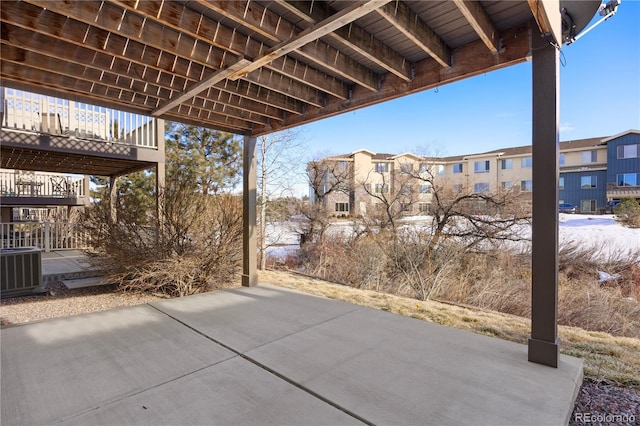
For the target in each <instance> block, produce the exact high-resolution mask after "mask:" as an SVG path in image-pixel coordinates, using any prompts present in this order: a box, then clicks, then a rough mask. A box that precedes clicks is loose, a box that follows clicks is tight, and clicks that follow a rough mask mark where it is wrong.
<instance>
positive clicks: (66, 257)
mask: <svg viewBox="0 0 640 426" xmlns="http://www.w3.org/2000/svg"><path fill="white" fill-rule="evenodd" d="M97 275H100V273H99V271H97V270H96V269H94V268H93V267H92V266H91V264H90V263H89V262H88V260H87V257H86V255H85V254H84V253H82V252H81V251H78V250H60V251H53V252H43V253H42V282H43V283H50V282H56V281H62V280H65V279H78V278H86V277H94V276H97Z"/></svg>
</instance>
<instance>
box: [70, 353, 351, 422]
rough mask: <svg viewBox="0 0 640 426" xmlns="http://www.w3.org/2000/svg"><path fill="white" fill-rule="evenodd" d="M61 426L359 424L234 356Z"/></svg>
mask: <svg viewBox="0 0 640 426" xmlns="http://www.w3.org/2000/svg"><path fill="white" fill-rule="evenodd" d="M62 424H63V425H80V426H86V425H94V426H98V425H105V426H112V425H213V424H216V425H287V424H307V425H350V424H362V423H361V422H359V421H357V420H356V419H354V418H353V417H350V416H348V415H347V414H345V413H344V412H342V411H340V410H338V409H336V408H334V407H332V406H330V405H328V404H325V403H324V402H322V401H321V400H319V399H317V398H314V397H313V396H311V395H309V394H308V393H306V392H304V391H302V390H300V389H298V388H297V387H295V386H293V385H291V384H289V383H287V382H285V381H283V380H280V379H279V378H278V377H276V376H274V375H272V374H270V373H269V372H267V371H265V370H263V369H262V368H259V367H257V366H256V365H254V364H252V363H251V362H249V361H247V360H245V359H242V358H240V357H235V358H233V359H230V360H227V361H223V362H221V363H220V364H216V365H214V366H211V367H207V368H205V369H203V370H200V371H196V372H194V373H193V374H190V375H188V376H184V377H181V378H179V379H177V380H174V381H171V382H169V383H166V384H163V385H161V386H157V387H154V388H151V389H149V390H147V391H145V392H141V393H139V394H137V395H134V396H132V397H130V398H124V399H122V400H120V401H117V402H114V403H113V404H109V405H107V406H104V407H100V408H98V409H96V410H93V411H91V412H89V413H86V414H84V415H81V416H78V417H75V418H73V419H70V420H69V421H66V422H63V423H62Z"/></svg>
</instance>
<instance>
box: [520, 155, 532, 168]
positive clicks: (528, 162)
mask: <svg viewBox="0 0 640 426" xmlns="http://www.w3.org/2000/svg"><path fill="white" fill-rule="evenodd" d="M532 165H533V160H532V159H531V157H524V158H521V159H520V167H522V168H523V169H528V168H530V167H531V166H532Z"/></svg>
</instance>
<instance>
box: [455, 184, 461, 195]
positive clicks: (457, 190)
mask: <svg viewBox="0 0 640 426" xmlns="http://www.w3.org/2000/svg"><path fill="white" fill-rule="evenodd" d="M453 192H455V193H456V194H457V193H460V192H462V184H461V183H454V184H453Z"/></svg>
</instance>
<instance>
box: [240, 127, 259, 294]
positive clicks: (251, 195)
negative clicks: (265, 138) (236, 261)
mask: <svg viewBox="0 0 640 426" xmlns="http://www.w3.org/2000/svg"><path fill="white" fill-rule="evenodd" d="M256 168H257V162H256V138H255V137H252V136H245V137H244V147H243V165H242V226H243V229H244V231H243V233H242V251H243V256H242V285H243V286H245V287H253V286H255V285H258V263H257V261H258V256H257V250H258V246H257V240H256Z"/></svg>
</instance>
